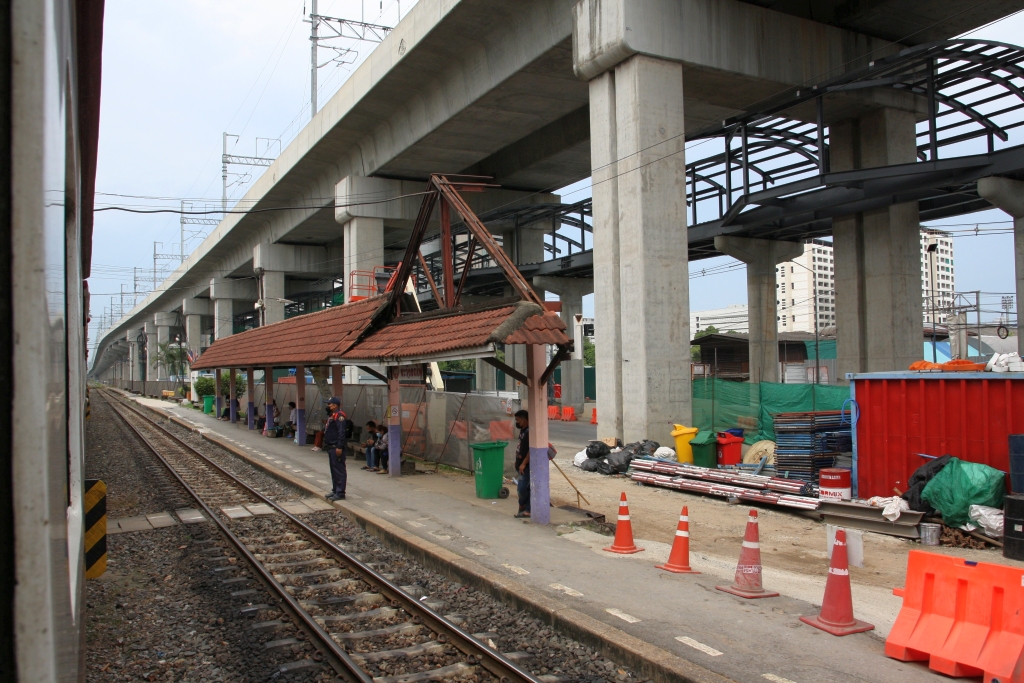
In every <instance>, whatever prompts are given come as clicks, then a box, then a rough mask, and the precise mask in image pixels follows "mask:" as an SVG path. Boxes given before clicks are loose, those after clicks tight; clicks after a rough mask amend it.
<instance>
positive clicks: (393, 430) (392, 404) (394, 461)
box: [388, 367, 402, 477]
mask: <svg viewBox="0 0 1024 683" xmlns="http://www.w3.org/2000/svg"><path fill="white" fill-rule="evenodd" d="M388 476H391V477H400V476H402V392H401V389H400V388H399V384H398V368H397V367H390V368H388Z"/></svg>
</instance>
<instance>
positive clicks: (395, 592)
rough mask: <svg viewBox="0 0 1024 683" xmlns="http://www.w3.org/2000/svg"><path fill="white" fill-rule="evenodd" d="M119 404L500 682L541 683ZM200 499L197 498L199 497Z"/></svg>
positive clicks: (147, 417)
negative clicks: (279, 516) (272, 511)
mask: <svg viewBox="0 0 1024 683" xmlns="http://www.w3.org/2000/svg"><path fill="white" fill-rule="evenodd" d="M104 393H105V392H104ZM108 402H109V399H108ZM117 403H118V405H121V406H124V407H125V408H127V409H128V410H130V411H131V412H133V413H135V414H136V415H138V416H139V417H141V418H142V419H144V420H146V422H147V423H148V424H150V425H152V426H153V427H155V428H156V429H158V430H160V432H161V434H162V435H164V436H166V437H167V438H169V439H171V440H172V441H174V442H175V443H177V444H178V445H180V446H181V447H183V448H185V449H186V450H188V451H189V452H191V453H192V454H194V455H196V456H197V457H199V458H200V459H202V460H203V461H204V462H205V463H206V464H208V465H210V466H211V467H213V468H214V469H215V470H217V471H218V472H219V473H221V474H222V475H223V476H224V477H226V478H227V479H229V480H230V481H232V482H233V483H235V484H237V485H238V486H240V487H241V488H243V489H244V490H245V491H246V492H247V493H250V494H251V495H252V496H254V497H255V498H258V499H259V500H260V501H261V502H263V503H266V504H267V505H269V506H270V507H272V508H274V509H275V510H277V512H279V513H280V514H282V515H283V516H284V517H285V518H286V519H287V520H288V521H290V522H291V523H292V524H294V525H295V526H297V527H299V528H300V529H301V530H302V532H303V533H304V534H305V535H306V536H307V537H309V538H310V540H312V541H313V542H314V543H316V544H317V545H319V546H321V547H322V548H323V549H324V550H326V551H327V552H329V553H330V554H331V555H333V556H334V557H335V559H337V560H338V561H339V562H342V563H343V564H345V565H347V566H348V567H349V568H351V569H353V570H354V571H355V573H357V574H359V575H360V577H361V578H362V580H363V581H365V582H366V583H367V584H369V585H370V586H371V587H372V588H373V589H374V590H377V591H379V592H380V593H381V594H383V595H384V597H385V598H387V599H389V600H392V601H395V602H398V603H400V604H401V605H402V608H403V609H405V610H406V611H407V612H408V613H409V614H410V616H413V617H419V619H420V620H421V621H422V622H423V623H424V624H426V625H427V627H428V628H430V629H432V630H434V631H435V632H437V633H442V634H444V635H445V636H447V637H448V638H449V640H450V642H451V644H452V646H454V647H455V648H457V649H459V650H461V651H462V652H463V653H464V654H466V655H472V656H474V657H475V658H476V659H477V661H478V663H479V664H480V665H481V666H483V667H484V668H485V669H487V670H488V671H489V672H490V673H492V674H494V675H495V676H497V677H498V678H499V680H500V679H501V678H503V677H507V678H508V679H509V680H510V681H524V682H529V683H542V681H540V680H539V679H538V678H536V677H534V676H533V674H531V673H530V672H528V671H526V670H524V669H521V668H520V667H519V666H517V665H516V664H515V663H513V662H512V661H511V660H509V659H507V658H506V657H505V656H504V655H502V654H501V653H500V652H497V651H496V650H492V649H491V648H489V647H487V646H486V645H484V644H483V643H481V642H480V641H478V640H477V639H475V638H473V637H472V636H471V635H470V634H468V633H466V632H465V631H463V630H462V629H460V628H459V627H458V626H456V625H455V624H453V623H451V622H450V621H448V620H447V619H445V618H444V617H443V616H441V615H440V614H438V613H437V612H435V611H434V610H432V609H431V608H429V607H427V606H426V605H424V604H423V603H422V602H420V601H418V600H417V599H415V598H413V597H411V596H409V595H408V594H407V593H406V592H405V591H403V590H402V589H401V588H400V587H399V586H397V585H396V584H394V583H392V582H391V581H390V580H388V579H387V578H385V577H384V576H381V575H380V574H379V573H377V571H375V570H374V569H372V568H371V567H369V566H367V565H366V564H364V563H363V562H361V561H359V560H358V559H356V558H355V557H353V556H352V555H350V554H348V553H347V552H346V551H345V550H343V549H341V548H339V547H338V546H337V545H335V544H334V542H332V541H331V540H330V539H329V538H327V537H326V536H324V535H323V534H321V533H320V532H319V531H317V530H316V529H314V528H313V527H311V526H309V525H308V524H306V523H305V522H303V521H302V520H300V519H298V518H297V517H295V516H294V515H293V514H291V513H290V512H288V511H287V510H285V509H284V508H283V507H281V506H280V505H278V504H277V502H275V501H274V500H272V499H271V498H268V497H267V496H265V495H263V494H262V493H260V492H259V491H257V490H256V489H254V488H252V487H251V486H249V485H248V484H246V483H245V482H244V481H242V480H241V479H239V478H238V477H237V476H236V475H234V474H233V473H231V472H229V471H227V470H225V469H224V468H223V467H221V466H220V465H218V464H217V463H215V462H213V460H211V459H210V458H209V457H208V456H207V455H205V454H204V453H202V452H201V451H199V450H197V449H196V448H194V447H193V446H191V445H189V444H187V443H185V442H184V441H182V440H181V439H179V438H178V437H177V436H175V435H174V434H172V433H171V432H170V431H169V430H167V429H165V428H164V427H163V426H162V425H160V424H159V423H157V422H156V421H155V420H153V419H152V418H150V417H149V416H148V415H146V414H145V413H143V412H142V411H141V410H139V409H138V408H135V407H134V406H130V405H127V404H125V403H124V402H122V401H117ZM115 412H116V411H115ZM118 414H119V415H120V413H119V412H118ZM121 418H122V419H125V418H124V416H123V415H121ZM125 422H126V423H127V422H128V421H127V420H125ZM129 425H130V423H129ZM130 426H131V425H130ZM133 429H134V427H133ZM135 431H136V433H138V431H137V430H135ZM143 438H144V437H143ZM147 445H149V444H148V441H147ZM150 448H151V449H152V446H150ZM158 457H160V456H158ZM161 459H162V458H161ZM165 464H167V463H166V462H165ZM167 465H168V467H170V465H169V464H167ZM172 471H173V468H172ZM174 474H175V476H176V477H178V479H179V481H181V477H180V476H178V474H177V472H174ZM183 483H184V482H183ZM186 486H187V485H186ZM190 493H191V489H190ZM192 495H193V496H195V495H196V494H194V493H193V494H192ZM197 500H199V499H198V497H197ZM203 506H204V509H206V510H207V511H208V512H210V514H211V515H212V516H213V517H214V519H216V520H217V522H218V523H219V525H221V526H222V528H225V529H226V527H225V526H223V523H222V522H221V521H220V520H219V519H218V518H217V516H216V514H215V513H213V512H212V511H210V509H209V508H208V507H207V506H206V504H205V503H203ZM227 533H229V534H230V533H231V532H230V531H228V532H227ZM232 538H234V535H233V534H232ZM235 540H236V541H237V539H235ZM237 542H238V543H241V541H237ZM245 553H246V555H247V556H249V555H251V553H249V552H248V551H247V550H246V551H245ZM253 560H254V561H257V560H255V558H253ZM257 562H258V561H257ZM261 568H262V567H261ZM264 571H265V570H264ZM270 580H271V581H273V583H274V584H275V585H276V586H278V587H280V590H281V591H282V592H284V593H286V594H287V591H285V590H284V587H283V586H281V585H280V584H278V583H277V580H276V579H274V578H273V577H272V576H271V578H270ZM288 597H289V598H291V595H290V594H288ZM298 609H299V610H302V608H301V606H300V607H298ZM303 612H305V611H304V610H303ZM310 619H312V617H310ZM316 628H317V630H318V632H320V633H323V634H324V635H325V636H326V637H327V638H328V640H330V642H331V643H332V644H334V646H335V647H337V643H335V642H334V640H333V639H331V638H330V635H329V634H327V632H326V631H324V630H323V629H322V628H320V626H319V624H316ZM342 654H344V652H343V651H342ZM346 658H347V655H346ZM350 661H351V660H350ZM353 666H355V664H354V663H353ZM357 668H358V667H357ZM363 675H364V676H365V674H363ZM365 680H367V681H369V680H370V679H365Z"/></svg>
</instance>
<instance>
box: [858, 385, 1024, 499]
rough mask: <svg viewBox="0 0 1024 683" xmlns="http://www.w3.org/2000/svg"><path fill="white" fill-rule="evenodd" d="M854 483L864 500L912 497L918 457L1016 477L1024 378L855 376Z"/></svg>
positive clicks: (1022, 424)
mask: <svg viewBox="0 0 1024 683" xmlns="http://www.w3.org/2000/svg"><path fill="white" fill-rule="evenodd" d="M850 395H851V398H853V399H854V400H855V401H856V402H857V409H858V413H859V414H858V416H857V420H856V429H855V430H854V432H855V433H854V480H855V481H856V483H857V491H856V495H857V497H859V498H869V497H871V496H891V495H893V494H894V492H893V489H894V488H896V489H899V490H900V491H905V490H906V489H907V481H908V480H909V479H910V475H911V474H913V472H914V470H916V469H917V468H918V467H920V466H921V465H923V464H924V463H926V462H927V459H926V458H923V457H921V456H920V455H917V454H918V453H923V454H925V455H935V456H938V455H944V454H946V453H948V454H950V455H953V456H956V457H957V458H960V459H961V460H966V461H969V462H978V463H983V464H985V465H989V466H990V467H994V468H996V469H998V470H1002V471H1003V472H1008V471H1009V442H1008V439H1007V437H1008V436H1009V435H1010V434H1024V373H1015V372H1005V373H992V372H942V373H928V372H893V373H889V372H886V373H881V372H879V373H865V374H856V375H854V376H853V381H852V382H851V383H850Z"/></svg>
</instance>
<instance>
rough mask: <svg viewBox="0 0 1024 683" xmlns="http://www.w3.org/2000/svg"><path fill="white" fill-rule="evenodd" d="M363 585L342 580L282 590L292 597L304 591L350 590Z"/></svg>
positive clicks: (359, 581) (353, 581) (356, 581)
mask: <svg viewBox="0 0 1024 683" xmlns="http://www.w3.org/2000/svg"><path fill="white" fill-rule="evenodd" d="M361 583H364V582H363V580H362V579H343V580H341V581H332V582H331V583H314V584H312V585H309V586H285V587H284V589H285V590H286V591H288V592H289V593H291V594H292V595H294V594H295V593H297V592H305V591H325V590H332V589H334V588H352V587H353V586H358V585H359V584H361Z"/></svg>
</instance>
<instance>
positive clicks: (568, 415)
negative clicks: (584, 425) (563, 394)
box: [562, 406, 576, 422]
mask: <svg viewBox="0 0 1024 683" xmlns="http://www.w3.org/2000/svg"><path fill="white" fill-rule="evenodd" d="M575 421H576V409H575V408H573V407H572V406H565V407H564V408H562V422H575Z"/></svg>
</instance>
